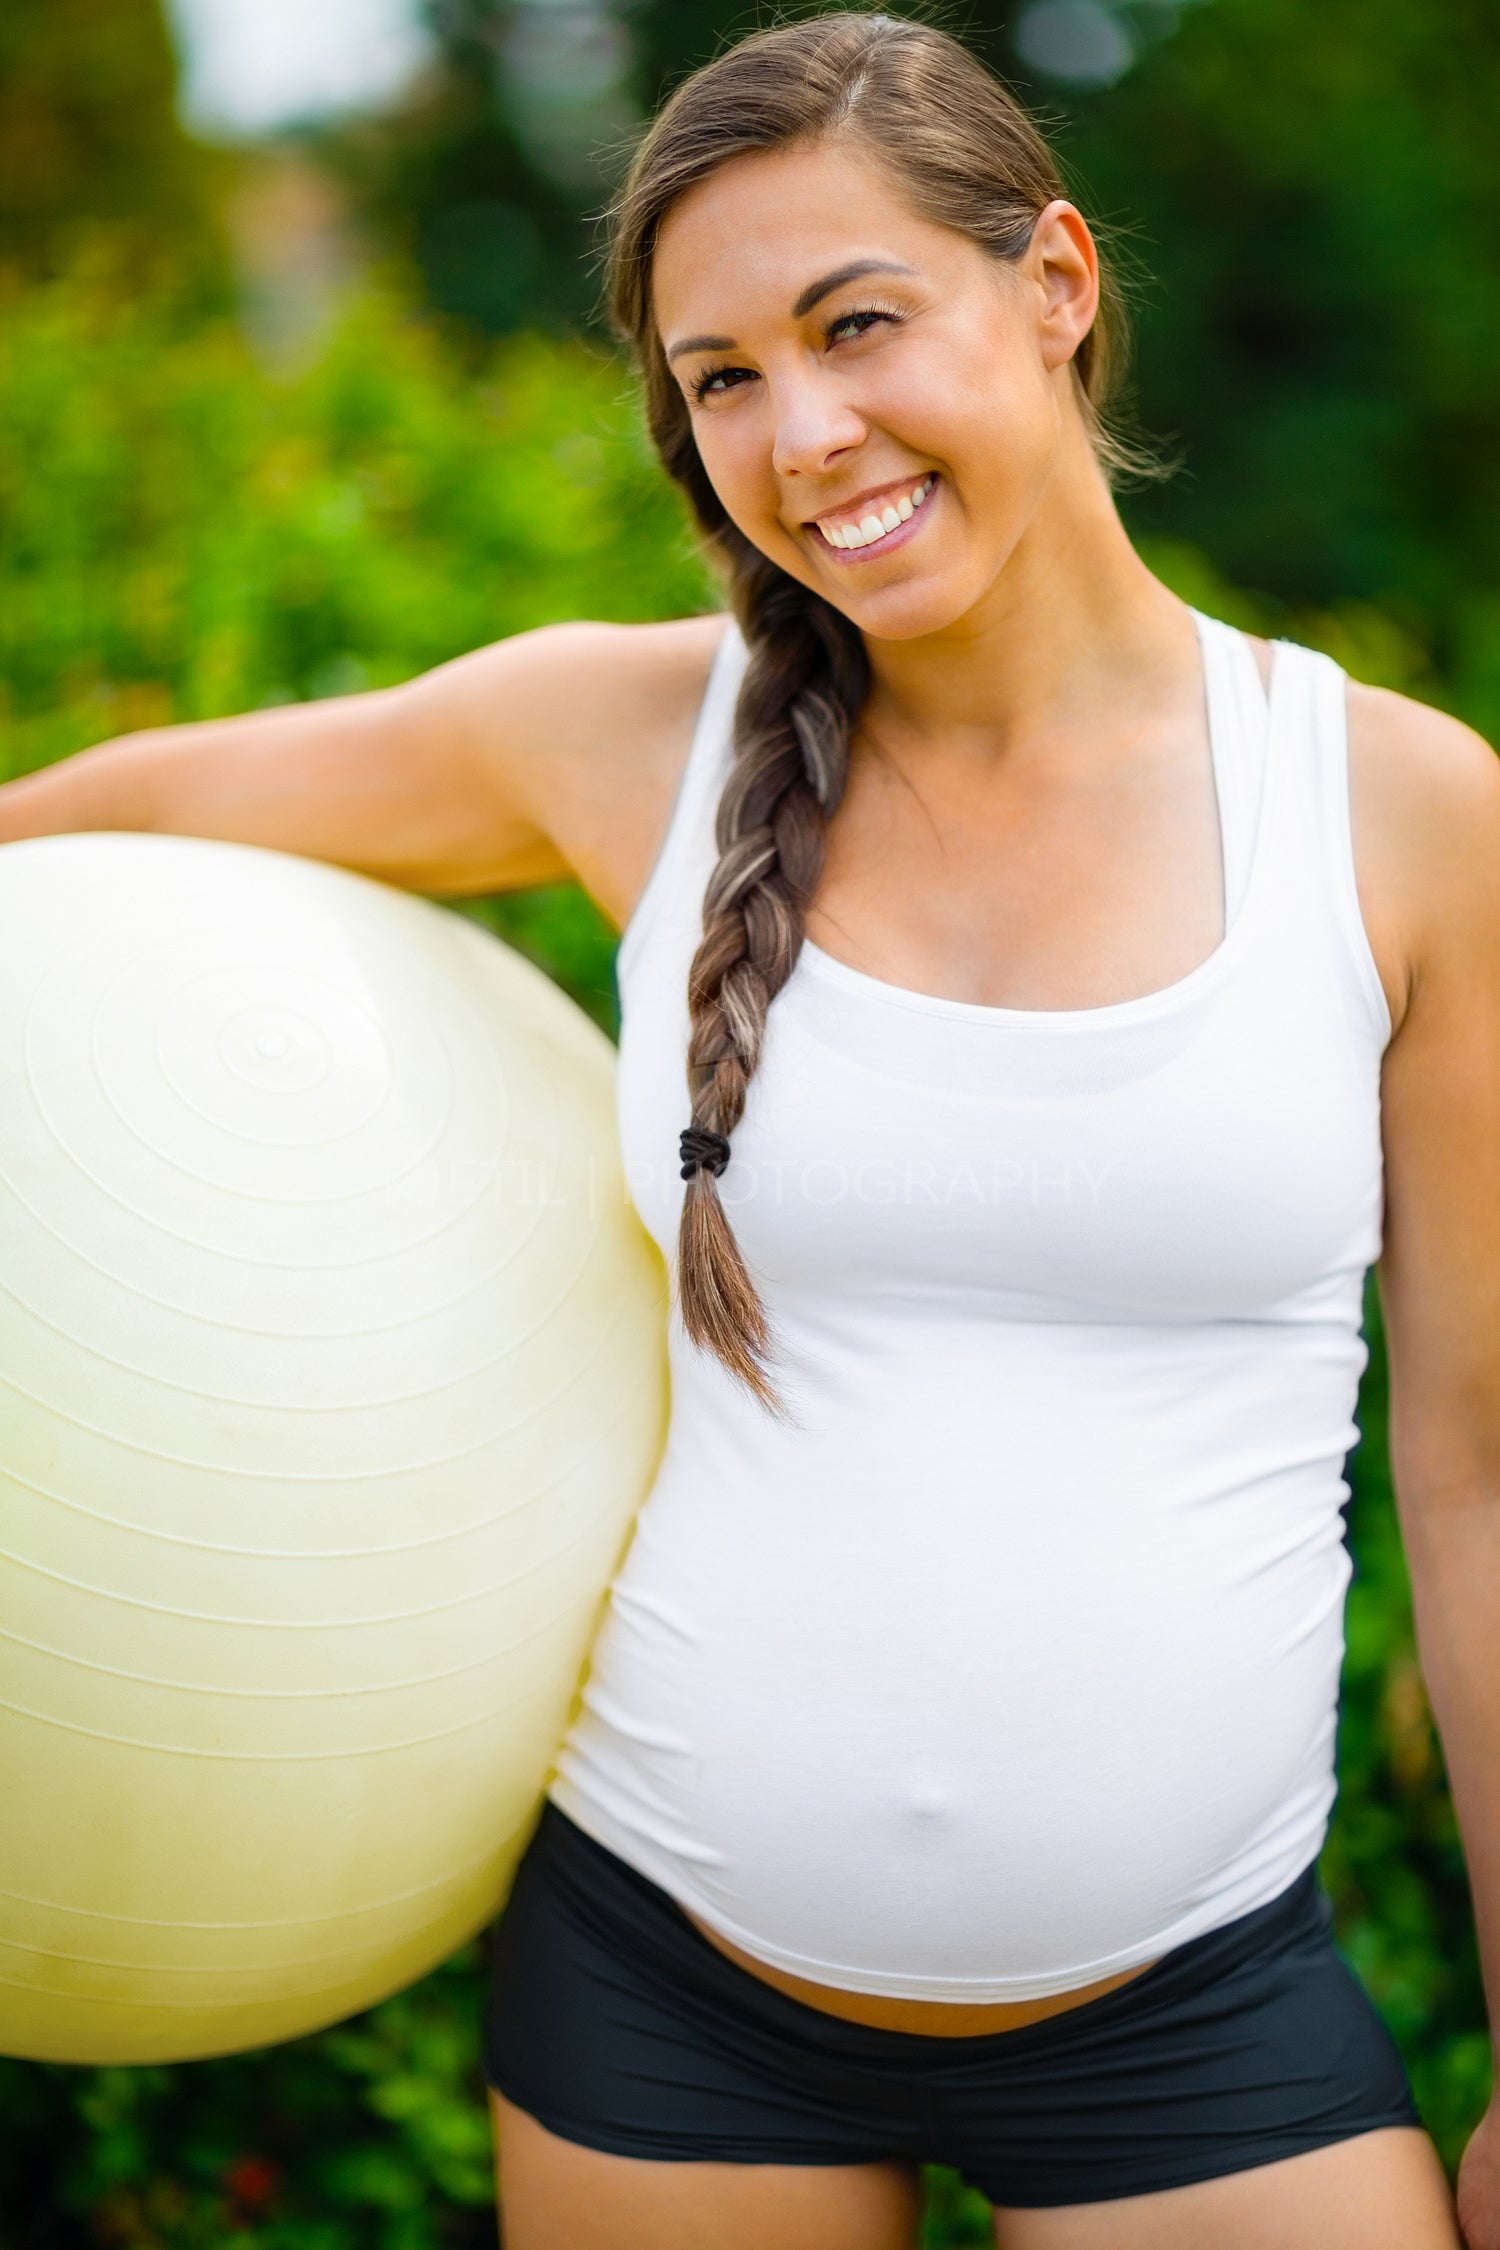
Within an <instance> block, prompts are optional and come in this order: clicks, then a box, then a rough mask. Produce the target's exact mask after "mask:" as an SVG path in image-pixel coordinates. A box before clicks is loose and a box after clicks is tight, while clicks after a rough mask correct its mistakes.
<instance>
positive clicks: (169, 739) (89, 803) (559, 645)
mask: <svg viewBox="0 0 1500 2250" xmlns="http://www.w3.org/2000/svg"><path fill="white" fill-rule="evenodd" d="M722 630H723V620H722V619H721V618H717V617H699V618H686V619H680V620H677V621H674V622H672V623H668V624H662V625H594V624H577V625H558V626H548V627H545V628H543V629H542V630H540V631H538V632H533V633H521V634H517V635H516V636H515V638H514V639H512V640H507V641H498V642H496V643H494V644H493V645H492V646H491V647H488V648H483V649H478V650H476V651H475V652H474V653H473V654H472V655H469V656H462V657H458V658H456V659H455V660H454V662H452V663H450V664H444V665H440V666H439V667H438V668H437V669H436V670H434V671H431V672H427V673H423V674H422V675H421V676H420V677H419V678H417V679H415V680H411V681H409V682H407V683H406V684H405V685H404V686H401V687H394V688H384V689H380V690H377V691H375V692H373V693H371V694H366V695H351V696H340V697H336V698H330V699H329V700H327V701H324V702H318V703H299V704H287V705H282V706H280V707H278V708H277V709H275V710H270V711H254V712H249V713H247V714H245V715H244V716H243V717H240V718H233V719H214V720H207V721H204V722H202V723H198V724H191V725H184V726H177V727H153V728H149V729H147V730H145V731H143V732H141V733H139V734H130V735H122V736H120V737H119V738H118V739H116V740H115V741H112V742H105V743H100V744H98V745H97V746H96V747H95V748H93V749H91V750H84V751H80V752H79V753H78V754H77V755H76V756H74V757H71V758H67V759H64V760H62V761H60V762H59V764H57V765H55V766H49V767H46V768H44V769H43V770H42V771H41V772H40V773H36V774H29V775H26V776H23V777H22V778H21V779H20V780H17V781H12V782H9V783H7V784H6V785H5V786H4V787H0V843H9V842H14V841H17V840H18V839H20V838H22V837H27V836H42V835H54V834H59V833H62V832H65V831H79V830H86V829H96V830H97V829H149V830H155V831H157V832H158V833H162V834H171V835H187V836H209V837H216V838H220V839H223V840H224V841H227V842H231V843H243V844H259V845H263V846H265V847H267V848H269V849H271V850H275V851H284V852H291V853H296V854H299V855H301V856H303V857H306V858H310V859H324V860H330V861H333V862H335V863H336V864H338V865H340V866H344V867H351V868H354V869H356V870H358V871H359V872H360V873H363V874H368V875H373V876H376V877H378V878H379V879H380V880H382V881H384V882H388V883H392V884H396V885H399V886H401V887H402V888H405V889H409V890H416V891H425V892H428V893H429V894H432V895H434V896H439V895H442V894H445V893H446V894H451V895H459V894H462V893H473V892H481V891H498V890H511V889H519V888H522V887H524V886H526V885H528V884H534V883H545V882H550V881H554V880H557V879H559V878H561V877H564V876H568V875H576V876H577V877H578V878H579V879H580V880H581V881H582V882H583V883H584V885H585V887H586V888H587V889H588V890H590V891H591V892H592V894H593V895H594V897H595V898H596V899H597V900H598V901H599V903H600V905H601V906H602V907H603V908H604V910H605V911H606V913H608V914H609V915H610V916H611V917H612V918H613V919H614V920H616V921H617V922H621V923H623V921H624V920H625V919H626V918H627V917H628V915H629V912H630V909H631V907H632V906H633V905H634V903H635V899H636V897H637V896H638V895H639V892H640V889H641V888H642V886H643V885H644V883H645V879H646V875H647V873H648V872H649V869H650V866H651V862H652V860H653V858H654V856H655V852H656V849H657V847H658V845H659V843H660V840H661V837H662V834H663V833H664V831H665V828H666V823H667V819H668V817H669V814H670V810H671V804H672V799H673V796H674V794H675V790H676V786H677V781H678V779H679V778H680V775H681V771H682V765H683V761H684V759H685V758H686V755H687V747H688V741H689V738H690V736H691V732H692V723H693V716H694V713H695V712H696V710H697V706H698V703H699V701H700V700H701V698H702V694H703V688H704V683H705V680H706V677H707V672H708V666H709V663H710V661H711V659H712V655H713V651H714V648H715V646H716V645H717V642H718V638H719V635H720V633H721V631H722Z"/></svg>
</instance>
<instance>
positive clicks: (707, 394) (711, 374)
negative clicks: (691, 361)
mask: <svg viewBox="0 0 1500 2250" xmlns="http://www.w3.org/2000/svg"><path fill="white" fill-rule="evenodd" d="M749 373H750V370H749V368H748V367H710V368H709V369H708V370H707V371H706V373H704V374H702V375H699V376H697V377H696V378H695V380H694V383H693V397H694V399H695V400H696V401H697V403H698V405H699V406H701V405H702V404H703V401H704V400H705V399H706V398H722V397H723V395H724V392H725V391H737V390H738V389H739V387H740V380H741V378H748V376H749Z"/></svg>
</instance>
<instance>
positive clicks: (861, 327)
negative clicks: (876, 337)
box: [828, 305, 898, 344]
mask: <svg viewBox="0 0 1500 2250" xmlns="http://www.w3.org/2000/svg"><path fill="white" fill-rule="evenodd" d="M897 317H898V316H897V315H896V314H895V313H891V312H884V311H882V310H881V308H880V307H879V306H878V305H867V306H865V307H863V308H862V309H861V310H860V311H858V312H847V313H840V315H839V317H838V319H837V320H835V321H831V322H830V323H829V327H828V341H829V343H830V344H831V343H834V342H835V341H836V340H837V338H838V336H839V333H840V331H841V330H843V331H847V332H848V333H849V334H850V335H852V336H865V335H868V334H869V331H870V330H871V329H872V328H873V327H874V325H875V323H876V321H877V320H889V321H894V320H895V319H896V318H897Z"/></svg>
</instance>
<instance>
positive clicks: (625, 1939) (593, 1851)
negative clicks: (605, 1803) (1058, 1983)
mask: <svg viewBox="0 0 1500 2250" xmlns="http://www.w3.org/2000/svg"><path fill="white" fill-rule="evenodd" d="M532 1852H533V1854H534V1855H535V1857H536V1861H537V1865H536V1868H535V1874H536V1875H537V1876H538V1877H540V1878H541V1879H543V1880H545V1881H546V1882H547V1883H548V1884H549V1886H550V1887H551V1888H552V1889H553V1892H554V1895H555V1897H556V1898H557V1901H558V1904H559V1906H560V1907H561V1908H562V1909H563V1911H564V1912H565V1913H566V1915H567V1917H568V1919H569V1920H570V1921H572V1922H573V1923H574V1924H575V1926H576V1927H578V1928H580V1929H581V1930H584V1931H586V1932H587V1933H588V1934H589V1935H591V1936H592V1937H594V1938H595V1939H596V1940H600V1941H602V1942H604V1943H605V1944H606V1945H608V1946H610V1947H612V1948H614V1949H616V1950H617V1951H620V1952H622V1953H624V1954H625V1956H626V1957H627V1958H630V1957H634V1958H636V1959H638V1960H640V1962H641V1964H642V1966H643V1967H644V1966H655V1967H656V1968H657V1969H658V1970H659V1971H661V1972H662V1973H663V1974H665V1975H667V1976H669V1977H671V1978H672V1979H673V1981H674V1982H678V1983H680V1982H682V1980H683V1979H684V1978H688V1979H690V1980H691V1983H692V1985H693V1986H694V1987H695V1988H696V1989H697V1991H698V1992H699V1994H700V1996H702V1997H703V1998H705V1999H707V2000H709V2001H710V2003H712V2002H714V2001H715V2000H717V2001H718V2002H719V2003H720V2004H724V2005H729V2006H732V2007H735V2008H739V2009H742V2010H743V2009H750V2010H752V2011H753V2012H755V2013H756V2014H757V2015H758V2016H759V2017H760V2018H761V2019H762V2020H763V2021H768V2022H771V2023H773V2024H775V2025H776V2026H778V2027H779V2028H781V2029H783V2030H785V2029H793V2030H795V2031H796V2032H797V2033H798V2034H799V2036H802V2037H804V2038H810V2039H813V2040H815V2041H816V2043H817V2044H819V2045H820V2046H822V2047H824V2048H825V2049H827V2050H830V2051H837V2052H843V2053H847V2054H850V2055H858V2056H864V2057H868V2058H870V2059H875V2058H876V2057H877V2056H881V2055H886V2056H890V2057H892V2058H896V2057H899V2056H901V2055H907V2056H914V2055H915V2053H916V2051H917V2050H918V2049H924V2050H925V2049H932V2050H945V2051H947V2052H948V2053H950V2054H951V2052H952V2050H953V2044H954V2043H953V2041H952V2040H951V2039H950V2038H940V2037H937V2036H935V2035H934V2034H931V2033H926V2032H914V2031H891V2030H887V2029H884V2028H881V2027H877V2026H873V2025H868V2024H856V2023H851V2022H849V2021H848V2020H847V2019H846V2018H844V2017H842V2016H835V2015H831V2014H830V2013H829V2012H828V2011H827V2010H826V2009H823V2008H817V2007H813V2006H812V2005H811V2004H810V2003H809V2002H807V2001H804V2000H797V1999H794V1998H793V1997H792V1995H791V1994H790V1993H786V1992H781V1991H779V1990H778V1989H777V1988H776V1987H775V1986H774V1985H771V1984H767V1983H766V1982H764V1981H763V1979H761V1978H760V1977H757V1976H756V1975H754V1974H753V1972H752V1971H750V1970H749V1969H744V1968H741V1967H740V1965H739V1963H738V1962H735V1961H731V1960H730V1959H729V1958H728V1957H727V1955H725V1954H723V1953H721V1952H720V1951H719V1950H718V1948H717V1946H715V1945H712V1944H710V1942H709V1940H708V1939H707V1938H706V1937H705V1936H704V1934H703V1932H702V1931H701V1930H700V1929H699V1928H698V1927H697V1925H696V1924H695V1923H694V1922H693V1920H692V1919H691V1917H690V1916H689V1915H688V1914H687V1913H686V1912H685V1911H684V1909H683V1908H682V1907H680V1906H679V1905H678V1903H677V1901H676V1900H675V1899H674V1898H672V1897H671V1896H670V1895H669V1894H668V1893H667V1892H666V1891H664V1890H662V1889H661V1887H660V1886H659V1885H658V1884H656V1883H654V1882H652V1881H651V1879H650V1878H649V1877H648V1876H645V1875H642V1874H641V1873H640V1872H639V1870H638V1869H636V1868H634V1867H632V1866H630V1865H629V1863H628V1862H627V1861H625V1860H623V1859H621V1858H620V1856H619V1855H618V1853H616V1852H613V1851H611V1850H610V1849H609V1848H608V1846H607V1845H604V1844H601V1843H599V1842H598V1841H597V1840H596V1839H595V1838H594V1837H592V1836H590V1835H589V1834H588V1832H587V1830H585V1829H583V1828H580V1827H579V1826H578V1824H577V1822H576V1821H574V1820H572V1819H570V1818H569V1816H568V1815H567V1814H566V1813H565V1812H563V1810H562V1809H561V1807H560V1806H558V1805H556V1804H554V1803H553V1801H552V1800H551V1799H550V1798H549V1799H548V1800H547V1801H546V1803H545V1805H544V1807H543V1812H542V1819H541V1822H540V1824H539V1826H538V1829H537V1832H536V1837H535V1840H534V1843H533V1846H532ZM1331 1923H1332V1908H1331V1906H1330V1905H1329V1902H1328V1899H1327V1896H1326V1894H1325V1893H1324V1891H1323V1889H1322V1886H1321V1884H1320V1882H1319V1879H1318V1870H1317V1863H1316V1861H1310V1862H1309V1863H1308V1865H1307V1866H1306V1867H1305V1868H1304V1869H1303V1870H1302V1872H1301V1873H1300V1874H1299V1875H1297V1876H1296V1877H1294V1878H1293V1880H1292V1882H1291V1883H1289V1884H1288V1885H1287V1887H1286V1889H1285V1890H1283V1891H1282V1892H1280V1893H1279V1894H1278V1896H1277V1897H1275V1898H1273V1899H1270V1900H1268V1901H1267V1902H1266V1903H1265V1905H1263V1906H1257V1907H1252V1908H1251V1909H1250V1911H1249V1912H1248V1913H1246V1914H1241V1915H1237V1916H1236V1917H1235V1918H1234V1919H1233V1920H1232V1921H1230V1922H1225V1923H1222V1924H1221V1925H1220V1926H1219V1927H1218V1928H1217V1929H1213V1930H1207V1931H1205V1932H1203V1934H1202V1935H1201V1936H1199V1937H1195V1938H1189V1939H1188V1940H1187V1942H1186V1943H1185V1944H1183V1945H1180V1946H1176V1947H1174V1948H1173V1949H1172V1950H1171V1951H1170V1952H1168V1953H1165V1954H1163V1955H1162V1957H1161V1959H1160V1960H1158V1961H1154V1962H1153V1963H1152V1964H1151V1966H1150V1967H1149V1968H1147V1969H1144V1970H1142V1972H1141V1973H1140V1975H1138V1976H1135V1977H1132V1978H1130V1979H1129V1980H1128V1981H1127V1982H1126V1983H1124V1984H1121V1985H1117V1986H1116V1987H1115V1988H1114V1990H1113V1991H1111V1992H1105V1993H1101V1994H1099V1995H1098V1996H1097V1997H1096V1998H1095V1999H1093V2000H1084V2001H1080V2002H1079V2003H1078V2004H1077V2006H1075V2007H1072V2008H1065V2009H1063V2010H1061V2011H1060V2012H1059V2013H1058V2014H1056V2015H1052V2016H1046V2017H1043V2018H1042V2019H1041V2021H1039V2022H1037V2023H1033V2024H1023V2025H1019V2026H1017V2027H1016V2028H1014V2029H1012V2030H1008V2031H988V2032H974V2033H972V2034H970V2035H968V2036H967V2037H966V2038H965V2039H964V2040H963V2041H962V2042H961V2044H962V2046H963V2048H964V2050H965V2052H966V2053H970V2054H979V2053H981V2052H982V2051H983V2050H984V2048H985V2047H986V2046H987V2045H994V2046H995V2047H996V2048H997V2050H998V2049H999V2048H1001V2047H1003V2049H1004V2051H1005V2052H1006V2053H1007V2054H1009V2055H1014V2056H1021V2055H1024V2054H1025V2053H1026V2052H1027V2051H1028V2049H1030V2048H1046V2049H1048V2050H1049V2051H1050V2050H1052V2049H1053V2048H1055V2047H1056V2046H1058V2045H1060V2044H1065V2043H1066V2042H1067V2040H1068V2039H1069V2037H1070V2035H1071V2036H1078V2037H1082V2036H1084V2035H1085V2034H1092V2033H1093V2032H1094V2031H1095V2030H1098V2029H1103V2028H1108V2027H1111V2026H1113V2025H1114V2024H1117V2023H1123V2022H1134V2021H1136V2020H1138V2019H1148V2018H1149V2017H1150V2016H1151V2015H1153V2014H1154V2013H1155V2012H1156V2011H1157V2009H1158V2008H1170V2007H1172V2006H1174V2005H1176V2004H1178V2003H1179V2002H1180V2001H1181V2000H1182V1999H1183V1998H1184V1997H1185V1996H1187V1995H1189V1994H1193V1993H1196V1992H1198V1991H1200V1990H1202V1989H1203V1988H1204V1987H1206V1986H1209V1985H1213V1984H1216V1983H1219V1982H1223V1981H1226V1980H1232V1979H1234V1978H1235V1977H1236V1976H1237V1975H1238V1974H1239V1973H1241V1972H1242V1971H1244V1970H1246V1969H1249V1968H1253V1966H1254V1965H1255V1964H1256V1963H1257V1962H1260V1961H1262V1960H1264V1959H1266V1958H1268V1957H1273V1956H1283V1955H1295V1954H1296V1953H1297V1952H1299V1951H1300V1950H1301V1949H1303V1948H1304V1947H1313V1948H1316V1947H1321V1946H1322V1945H1324V1944H1325V1943H1326V1942H1327V1937H1328V1932H1329V1929H1330V1927H1331Z"/></svg>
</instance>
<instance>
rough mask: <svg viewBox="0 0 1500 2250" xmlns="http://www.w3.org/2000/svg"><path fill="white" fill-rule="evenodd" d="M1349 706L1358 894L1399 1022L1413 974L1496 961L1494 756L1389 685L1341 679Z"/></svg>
mask: <svg viewBox="0 0 1500 2250" xmlns="http://www.w3.org/2000/svg"><path fill="white" fill-rule="evenodd" d="M1348 717H1349V801H1350V814H1351V823H1352V827H1353V841H1354V858H1355V867H1356V873H1357V879H1358V883H1359V889H1360V900H1361V906H1362V908H1363V910H1364V913H1365V919H1366V923H1367V925H1368V926H1369V928H1370V937H1371V944H1372V947H1373V949H1374V951H1375V953H1376V955H1377V959H1379V960H1380V962H1381V967H1382V973H1383V975H1384V976H1385V979H1386V983H1387V994H1388V997H1389V996H1390V986H1391V984H1392V983H1395V984H1396V985H1397V986H1398V991H1397V993H1396V1001H1397V1002H1398V1003H1399V1004H1398V1005H1396V1004H1393V1006H1392V1008H1391V1016H1392V1023H1393V1030H1394V1031H1399V1030H1400V1029H1401V1025H1402V1022H1403V1021H1404V1020H1405V1017H1406V1014H1407V1012H1408V1009H1409V1007H1410V1004H1411V1001H1412V997H1413V995H1414V994H1415V993H1416V991H1417V990H1418V989H1419V987H1420V986H1421V984H1422V983H1423V982H1424V980H1425V981H1427V982H1428V983H1431V981H1432V979H1433V977H1434V976H1435V975H1439V974H1440V975H1442V976H1444V977H1449V976H1452V975H1454V974H1458V975H1460V976H1462V975H1464V974H1474V973H1479V972H1481V971H1482V970H1483V968H1484V964H1485V961H1486V957H1488V963H1489V966H1488V973H1489V974H1492V975H1493V974H1496V973H1500V970H1497V966H1496V964H1500V952H1495V951H1494V950H1493V948H1494V946H1495V941H1496V938H1497V937H1500V927H1497V925H1496V902H1497V900H1500V758H1497V757H1496V755H1495V752H1494V751H1493V750H1492V749H1491V747H1490V745H1489V744H1488V743H1487V742H1486V741H1485V740H1484V737H1483V736H1482V735H1479V734H1476V733H1475V731H1474V729H1473V728H1472V727H1469V726H1465V725H1464V723H1463V722H1462V720H1459V719H1455V718H1453V717H1451V716H1450V715H1449V713H1447V712H1446V711H1438V710H1435V709H1434V708H1433V707H1432V706H1431V705H1430V704H1426V703H1420V702H1418V701H1417V700H1416V699H1415V698H1414V697H1412V696H1407V695H1398V694H1396V693H1395V692H1394V691H1393V690H1391V689H1389V688H1376V687H1366V686H1364V685H1362V684H1360V683H1359V682H1357V681H1354V680H1351V681H1350V682H1349V686H1348ZM1465 961H1468V962H1470V964H1471V967H1470V969H1469V970H1468V971H1465V970H1464V969H1463V967H1462V963H1464V962H1465ZM1388 964H1389V970H1388V968H1387V965H1388Z"/></svg>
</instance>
